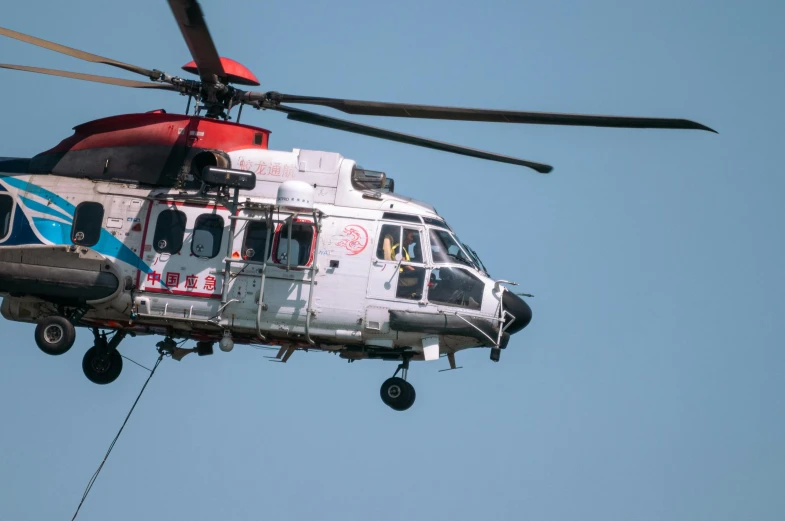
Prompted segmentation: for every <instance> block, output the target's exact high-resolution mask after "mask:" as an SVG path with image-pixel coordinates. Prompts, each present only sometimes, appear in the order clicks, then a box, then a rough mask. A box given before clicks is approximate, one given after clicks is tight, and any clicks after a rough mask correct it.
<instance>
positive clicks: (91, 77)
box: [0, 63, 177, 90]
mask: <svg viewBox="0 0 785 521" xmlns="http://www.w3.org/2000/svg"><path fill="white" fill-rule="evenodd" d="M0 68H3V69H13V70H17V71H27V72H37V73H39V74H48V75H50V76H62V77H64V78H73V79H75V80H84V81H92V82H96V83H107V84H109V85H117V86H119V87H133V88H135V89H164V90H177V87H175V86H174V85H169V84H166V83H145V82H143V81H136V80H124V79H121V78H110V77H109V76H96V75H95V74H81V73H79V72H68V71H59V70H57V69H42V68H41V67H27V66H25V65H10V64H8V63H0Z"/></svg>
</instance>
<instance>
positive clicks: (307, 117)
mask: <svg viewBox="0 0 785 521" xmlns="http://www.w3.org/2000/svg"><path fill="white" fill-rule="evenodd" d="M271 110H277V111H280V112H285V113H286V114H288V116H287V119H291V120H294V121H300V122H302V123H311V124H313V125H320V126H322V127H327V128H333V129H336V130H344V131H346V132H353V133H355V134H362V135H364V136H371V137H378V138H381V139H387V140H390V141H397V142H399V143H406V144H409V145H415V146H419V147H425V148H431V149H434V150H441V151H443V152H452V153H453V154H460V155H463V156H469V157H476V158H479V159H488V160H490V161H498V162H500V163H509V164H511V165H519V166H525V167H528V168H531V169H533V170H536V171H537V172H540V173H541V174H547V173H548V172H550V171H551V170H553V167H552V166H550V165H544V164H542V163H534V162H531V161H525V160H523V159H518V158H515V157H510V156H503V155H500V154H494V153H493V152H485V151H483V150H477V149H474V148H468V147H463V146H460V145H453V144H451V143H443V142H441V141H434V140H432V139H427V138H422V137H418V136H412V135H409V134H402V133H400V132H393V131H392V130H385V129H382V128H377V127H371V126H369V125H362V124H360V123H354V122H352V121H345V120H343V119H338V118H332V117H329V116H323V115H321V114H316V113H314V112H308V111H306V110H300V109H296V108H293V107H285V106H281V105H278V106H275V107H271Z"/></svg>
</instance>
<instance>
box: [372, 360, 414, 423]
mask: <svg viewBox="0 0 785 521" xmlns="http://www.w3.org/2000/svg"><path fill="white" fill-rule="evenodd" d="M399 371H401V375H402V376H403V378H399V377H398V376H397V375H398V372H399ZM408 372H409V360H408V359H404V361H403V363H402V364H401V365H399V366H398V369H396V371H395V374H394V375H393V376H392V378H388V379H387V380H385V381H384V383H383V384H382V388H381V389H380V391H379V394H381V397H382V401H383V402H384V403H385V405H387V406H388V407H390V408H391V409H393V410H395V411H405V410H406V409H408V408H409V407H411V406H412V405H414V400H415V398H417V393H416V392H415V391H414V386H413V385H412V384H410V383H409V382H407V381H406V376H407V373H408Z"/></svg>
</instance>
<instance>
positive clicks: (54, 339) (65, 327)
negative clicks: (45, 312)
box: [35, 316, 76, 355]
mask: <svg viewBox="0 0 785 521" xmlns="http://www.w3.org/2000/svg"><path fill="white" fill-rule="evenodd" d="M74 340H76V329H75V328H74V325H73V324H72V323H71V322H69V321H68V319H67V318H65V317H60V316H51V317H46V318H42V319H41V320H40V321H39V322H38V325H37V326H36V327H35V343H36V345H37V346H38V348H39V349H40V350H41V351H43V352H44V353H46V354H48V355H62V354H64V353H66V352H67V351H68V350H69V349H71V346H73V345H74Z"/></svg>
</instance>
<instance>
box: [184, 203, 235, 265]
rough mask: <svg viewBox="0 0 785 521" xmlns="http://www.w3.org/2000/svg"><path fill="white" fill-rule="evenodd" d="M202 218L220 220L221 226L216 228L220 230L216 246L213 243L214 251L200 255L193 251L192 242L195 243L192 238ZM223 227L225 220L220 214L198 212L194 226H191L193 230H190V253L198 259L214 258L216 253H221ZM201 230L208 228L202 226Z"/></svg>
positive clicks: (194, 236) (224, 226)
mask: <svg viewBox="0 0 785 521" xmlns="http://www.w3.org/2000/svg"><path fill="white" fill-rule="evenodd" d="M203 220H213V221H219V220H220V221H221V227H220V228H216V229H218V230H220V234H219V235H218V241H217V246H216V245H215V244H214V245H213V251H214V252H215V253H214V254H212V255H200V254H199V253H197V252H195V251H194V244H195V243H194V239H195V238H196V232H197V231H199V230H200V228H199V224H200V222H201V221H203ZM186 224H187V221H186ZM225 228H226V221H224V218H223V217H221V216H220V215H218V214H217V213H203V214H199V215H198V216H197V217H196V220H195V221H194V227H193V230H192V231H191V254H192V255H193V256H194V257H196V258H198V259H214V258H216V257H217V256H218V255H220V254H221V245H222V244H223V239H224V229H225ZM201 230H202V231H207V230H208V228H202V229H201ZM208 233H212V232H208ZM213 239H215V235H213ZM211 253H212V252H211Z"/></svg>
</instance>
